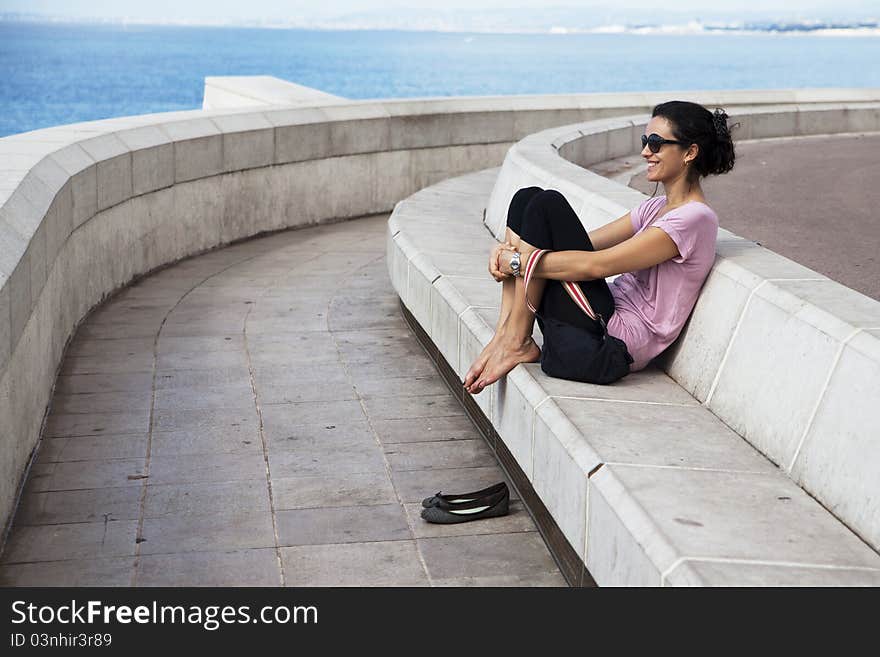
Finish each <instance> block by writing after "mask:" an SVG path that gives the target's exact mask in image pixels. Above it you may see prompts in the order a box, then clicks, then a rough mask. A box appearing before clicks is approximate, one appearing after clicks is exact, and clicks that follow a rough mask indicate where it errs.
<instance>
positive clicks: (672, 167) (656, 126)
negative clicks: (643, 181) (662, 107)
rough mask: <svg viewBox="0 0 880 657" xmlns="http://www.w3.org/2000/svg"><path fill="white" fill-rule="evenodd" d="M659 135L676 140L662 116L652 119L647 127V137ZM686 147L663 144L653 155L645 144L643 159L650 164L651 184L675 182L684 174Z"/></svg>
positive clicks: (649, 178) (649, 176)
mask: <svg viewBox="0 0 880 657" xmlns="http://www.w3.org/2000/svg"><path fill="white" fill-rule="evenodd" d="M651 134H657V135H660V136H661V137H663V138H664V139H675V135H673V134H672V130H671V128H670V126H669V121H667V120H666V119H665V118H664V117H662V116H655V117H652V118H651V120H650V121H648V125H647V126H645V136H646V137H647V136H649V135H651ZM686 153H687V148H686V146H682V145H681V144H663V145H662V146H661V147H660V150H659V151H658V152H656V153H652V152H651V149H650V148H649V147H648V145H647V144H645V147H644V148H642V153H641V154H642V157H644V158H645V161H646V162H647V163H648V174H647V176H648V180H650V181H651V182H664V181H667V180H674V179H675V178H677V177H679V176H680V175H682V174H683V173H684V170H685V168H686V165H685V163H684V160H685V154H686Z"/></svg>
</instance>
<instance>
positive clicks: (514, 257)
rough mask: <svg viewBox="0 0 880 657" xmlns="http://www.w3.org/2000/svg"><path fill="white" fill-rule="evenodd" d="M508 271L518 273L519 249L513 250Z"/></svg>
mask: <svg viewBox="0 0 880 657" xmlns="http://www.w3.org/2000/svg"><path fill="white" fill-rule="evenodd" d="M510 271H512V272H513V275H514V276H519V275H520V273H521V272H520V262H519V251H514V252H513V255H512V256H511V258H510Z"/></svg>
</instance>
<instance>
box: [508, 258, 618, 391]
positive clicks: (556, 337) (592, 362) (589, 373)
mask: <svg viewBox="0 0 880 657" xmlns="http://www.w3.org/2000/svg"><path fill="white" fill-rule="evenodd" d="M546 252H547V250H546V249H542V250H537V251H534V252H533V253H532V255H531V256H530V257H529V261H528V263H527V264H526V271H525V290H526V303H527V304H528V306H529V308H531V309H532V311H533V312H535V317H536V319H537V320H538V326H539V327H540V329H541V333H543V335H544V346H543V348H542V349H541V369H542V370H543V371H544V373H545V374H547V375H548V376H552V377H555V378H558V379H569V380H571V381H581V382H584V383H598V384H608V383H613V382H615V381H617V380H619V379H622V378H623V377H624V376H626V375H627V374H629V365H630V363H632V362H633V357H632V356H631V355H630V353H629V351H628V350H627V348H626V343H625V342H624V341H623V340H621V339H619V338H615V337H614V336H613V335H609V334H608V328H607V326H606V324H605V318H603V317H602V315H601V314H600V313H597V312H595V311H594V310H593V308H592V307H591V306H590V303H589V301H587V298H586V297H585V296H584V294H583V290H581V289H580V286H579V285H577V283H573V282H570V281H563V282H562V284H563V287H565V290H566V292H568V294H569V296H571V298H572V300H573V301H574V302H575V303H576V304H577V305H578V307H579V308H580V309H581V310H583V311H584V313H585V314H586V315H587V316H588V317H590V318H591V319H592V320H593V321H594V322H595V329H594V330H589V329H586V328H581V327H579V326H574V325H572V324H567V323H565V322H561V321H559V320H557V319H554V318H553V317H542V316H540V315H538V313H537V311H536V310H535V308H534V307H532V304H531V301H530V300H529V298H528V286H529V281H530V280H531V275H532V272H533V271H534V266H535V264H536V263H537V261H538V260H539V259H540V258H541V256H542V255H543V254H544V253H546Z"/></svg>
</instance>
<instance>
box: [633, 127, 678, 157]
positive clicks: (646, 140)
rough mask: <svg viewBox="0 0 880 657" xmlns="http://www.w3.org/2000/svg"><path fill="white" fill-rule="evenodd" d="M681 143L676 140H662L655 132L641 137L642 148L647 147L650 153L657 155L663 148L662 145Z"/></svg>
mask: <svg viewBox="0 0 880 657" xmlns="http://www.w3.org/2000/svg"><path fill="white" fill-rule="evenodd" d="M683 143H684V142H683V141H678V140H677V139H664V138H663V137H661V136H660V135H658V134H657V133H656V132H652V133H651V134H650V135H648V136H647V137H646V136H645V135H642V148H644V147H645V146H647V147H648V150H650V151H651V152H652V153H659V152H660V149H661V148H662V147H663V144H683Z"/></svg>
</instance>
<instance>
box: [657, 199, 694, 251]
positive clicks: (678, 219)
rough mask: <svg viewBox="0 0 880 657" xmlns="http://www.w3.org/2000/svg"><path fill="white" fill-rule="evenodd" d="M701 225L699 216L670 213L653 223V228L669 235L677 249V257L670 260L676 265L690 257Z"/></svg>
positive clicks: (689, 213) (690, 213) (685, 213)
mask: <svg viewBox="0 0 880 657" xmlns="http://www.w3.org/2000/svg"><path fill="white" fill-rule="evenodd" d="M701 225H702V221H701V216H700V214H699V213H697V212H687V211H683V212H670V213H669V214H667V215H664V216H662V217H660V219H658V220H657V221H656V222H654V226H656V227H657V228H659V229H660V230H662V231H664V232H665V233H666V234H667V235H669V237H670V238H672V241H673V242H675V246H677V247H678V253H679V256H678V257H676V258H673V259H672V261H673V262H678V263H681V262H684V261H685V260H687V259H688V258H690V257H691V254H692V253H693V252H694V249H695V248H696V246H697V240H698V239H699V237H700V227H701Z"/></svg>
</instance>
